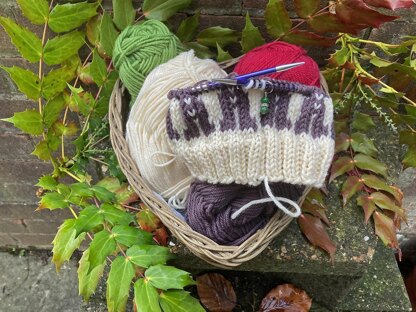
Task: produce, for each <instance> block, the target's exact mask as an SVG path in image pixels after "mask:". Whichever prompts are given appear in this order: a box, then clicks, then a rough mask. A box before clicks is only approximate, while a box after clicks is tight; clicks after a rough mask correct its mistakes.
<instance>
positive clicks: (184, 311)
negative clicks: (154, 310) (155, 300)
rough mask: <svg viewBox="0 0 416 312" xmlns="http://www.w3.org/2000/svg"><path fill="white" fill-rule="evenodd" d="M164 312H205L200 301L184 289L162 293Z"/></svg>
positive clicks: (161, 302)
mask: <svg viewBox="0 0 416 312" xmlns="http://www.w3.org/2000/svg"><path fill="white" fill-rule="evenodd" d="M160 305H161V306H162V309H163V311H164V312H189V311H192V312H204V311H205V309H204V308H203V307H202V306H201V304H200V303H199V301H198V300H197V299H195V298H194V297H192V296H191V295H190V294H189V293H188V292H187V291H184V290H168V291H164V292H162V293H161V294H160Z"/></svg>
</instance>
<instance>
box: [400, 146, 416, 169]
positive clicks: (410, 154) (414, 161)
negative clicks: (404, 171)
mask: <svg viewBox="0 0 416 312" xmlns="http://www.w3.org/2000/svg"><path fill="white" fill-rule="evenodd" d="M402 162H403V165H404V167H405V168H408V167H413V168H415V167H416V146H410V147H409V149H408V150H407V152H406V154H405V155H404V158H403V161H402Z"/></svg>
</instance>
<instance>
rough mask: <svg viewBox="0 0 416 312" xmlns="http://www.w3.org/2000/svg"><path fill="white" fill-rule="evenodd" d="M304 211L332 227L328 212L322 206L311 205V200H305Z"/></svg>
mask: <svg viewBox="0 0 416 312" xmlns="http://www.w3.org/2000/svg"><path fill="white" fill-rule="evenodd" d="M302 211H303V212H308V213H310V214H312V215H314V216H315V217H318V218H319V219H321V220H322V221H323V222H325V224H326V225H328V226H330V225H331V224H330V222H329V220H328V217H327V216H326V212H325V211H326V210H325V208H323V207H322V206H321V205H318V204H315V203H311V202H310V201H309V200H305V201H304V202H303V205H302Z"/></svg>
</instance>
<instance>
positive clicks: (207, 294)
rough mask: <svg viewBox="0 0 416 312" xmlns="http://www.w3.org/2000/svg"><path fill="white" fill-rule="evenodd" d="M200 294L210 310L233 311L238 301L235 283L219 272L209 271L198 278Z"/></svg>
mask: <svg viewBox="0 0 416 312" xmlns="http://www.w3.org/2000/svg"><path fill="white" fill-rule="evenodd" d="M196 282H197V284H196V287H197V290H198V296H199V299H200V300H201V302H202V304H203V305H204V306H205V307H206V308H207V309H208V311H210V312H228V311H232V310H233V309H234V308H235V306H236V302H237V296H236V294H235V292H234V288H233V285H231V282H230V281H228V280H227V279H226V278H225V277H224V276H222V275H221V274H218V273H207V274H204V275H201V276H198V277H197V278H196Z"/></svg>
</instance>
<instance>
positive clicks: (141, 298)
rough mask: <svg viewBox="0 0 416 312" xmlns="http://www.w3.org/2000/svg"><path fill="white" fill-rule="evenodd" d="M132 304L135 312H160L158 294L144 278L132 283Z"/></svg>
mask: <svg viewBox="0 0 416 312" xmlns="http://www.w3.org/2000/svg"><path fill="white" fill-rule="evenodd" d="M134 303H135V305H136V309H137V312H162V310H161V309H160V306H159V293H158V292H157V290H156V288H154V287H153V286H152V285H151V284H150V283H149V281H148V280H147V279H144V278H140V279H138V280H137V281H136V283H134Z"/></svg>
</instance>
